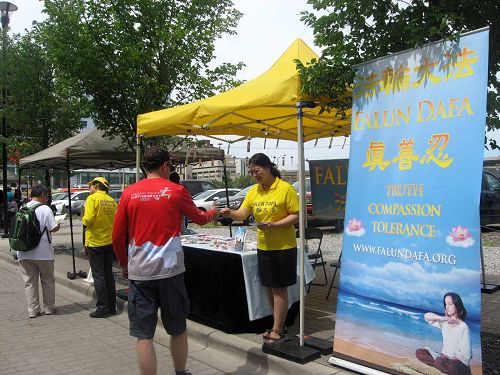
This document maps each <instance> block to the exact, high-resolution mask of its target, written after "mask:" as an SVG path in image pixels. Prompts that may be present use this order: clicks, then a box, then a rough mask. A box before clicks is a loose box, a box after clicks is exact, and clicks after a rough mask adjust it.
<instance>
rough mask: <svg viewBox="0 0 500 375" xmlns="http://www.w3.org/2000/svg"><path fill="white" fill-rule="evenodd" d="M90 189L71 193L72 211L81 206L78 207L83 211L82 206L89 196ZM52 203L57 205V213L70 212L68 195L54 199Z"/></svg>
mask: <svg viewBox="0 0 500 375" xmlns="http://www.w3.org/2000/svg"><path fill="white" fill-rule="evenodd" d="M89 194H90V191H88V190H85V191H77V192H75V193H73V194H71V211H72V212H73V210H74V209H75V207H79V208H78V209H79V210H80V211H81V206H83V203H84V202H85V199H87V197H88V196H89ZM52 204H53V205H54V206H55V207H56V214H57V215H61V214H65V213H67V212H69V205H68V197H67V196H66V198H65V199H59V200H53V201H52Z"/></svg>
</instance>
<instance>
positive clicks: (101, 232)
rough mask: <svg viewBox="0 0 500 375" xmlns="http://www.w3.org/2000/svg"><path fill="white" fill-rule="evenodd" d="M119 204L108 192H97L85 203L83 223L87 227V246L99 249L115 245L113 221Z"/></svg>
mask: <svg viewBox="0 0 500 375" xmlns="http://www.w3.org/2000/svg"><path fill="white" fill-rule="evenodd" d="M116 207H117V204H116V202H115V201H114V199H113V198H111V197H110V196H109V195H108V194H107V193H106V192H104V191H100V190H97V191H96V192H95V193H94V194H90V195H89V196H88V197H87V200H86V201H85V214H84V215H83V219H82V223H83V225H85V226H86V227H87V231H86V233H85V246H90V247H99V246H106V245H110V244H112V243H113V239H112V238H111V235H112V234H113V221H114V219H115V213H116Z"/></svg>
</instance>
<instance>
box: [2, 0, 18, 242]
mask: <svg viewBox="0 0 500 375" xmlns="http://www.w3.org/2000/svg"><path fill="white" fill-rule="evenodd" d="M16 10H17V6H15V5H14V4H12V3H9V2H8V1H0V14H1V19H2V63H3V74H2V109H3V116H2V137H3V139H4V141H3V143H2V179H3V236H2V237H4V238H6V237H8V236H9V220H8V218H9V217H8V215H9V212H8V210H7V144H6V143H5V141H6V138H7V114H6V113H5V107H6V106H7V71H6V66H7V29H8V28H9V21H10V15H11V14H12V12H15V11H16Z"/></svg>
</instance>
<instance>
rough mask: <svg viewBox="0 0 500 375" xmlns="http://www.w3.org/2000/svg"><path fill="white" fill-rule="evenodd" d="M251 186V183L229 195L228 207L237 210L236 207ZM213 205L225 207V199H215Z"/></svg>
mask: <svg viewBox="0 0 500 375" xmlns="http://www.w3.org/2000/svg"><path fill="white" fill-rule="evenodd" d="M252 187H253V185H250V186H247V187H246V188H244V189H241V190H240V191H238V192H237V193H236V194H234V195H233V196H232V197H229V208H231V209H232V210H237V209H238V208H240V206H241V203H242V202H243V200H244V199H245V197H246V195H247V193H248V192H249V191H250V189H251V188H252ZM214 205H215V206H216V207H217V208H219V209H221V208H224V207H227V202H226V199H217V200H216V201H215V202H214Z"/></svg>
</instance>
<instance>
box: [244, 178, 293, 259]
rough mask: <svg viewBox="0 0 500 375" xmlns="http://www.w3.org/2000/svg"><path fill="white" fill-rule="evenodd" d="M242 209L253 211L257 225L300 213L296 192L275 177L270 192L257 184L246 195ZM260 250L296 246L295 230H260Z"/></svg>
mask: <svg viewBox="0 0 500 375" xmlns="http://www.w3.org/2000/svg"><path fill="white" fill-rule="evenodd" d="M241 206H242V207H245V208H246V209H248V210H250V211H251V212H252V214H253V217H254V218H255V221H257V222H268V221H279V220H281V219H284V218H285V217H287V216H288V215H290V214H293V213H297V212H298V211H299V199H298V197H297V192H296V191H295V189H294V188H293V187H292V185H290V184H289V183H288V182H286V181H283V180H281V179H279V178H276V180H275V181H274V183H273V184H272V185H271V187H270V188H269V190H267V191H266V190H264V189H263V188H262V186H261V185H260V184H256V185H255V186H254V187H253V188H252V189H250V191H249V192H248V193H247V196H246V197H245V200H244V201H243V203H242V204H241ZM257 241H258V244H257V247H258V248H259V249H261V250H286V249H292V248H294V247H297V240H296V239H295V227H294V226H293V225H290V226H288V227H283V228H272V229H266V230H260V229H257Z"/></svg>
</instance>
